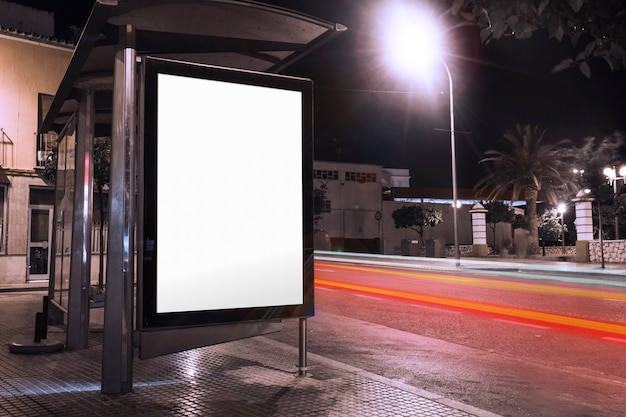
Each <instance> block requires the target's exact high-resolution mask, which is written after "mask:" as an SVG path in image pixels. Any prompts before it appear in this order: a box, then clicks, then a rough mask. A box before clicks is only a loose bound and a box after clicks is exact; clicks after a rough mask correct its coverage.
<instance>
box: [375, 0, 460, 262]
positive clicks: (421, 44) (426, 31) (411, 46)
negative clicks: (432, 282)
mask: <svg viewBox="0 0 626 417" xmlns="http://www.w3.org/2000/svg"><path fill="white" fill-rule="evenodd" d="M385 25H387V28H386V31H387V33H388V36H386V41H387V42H386V45H385V49H386V51H385V52H387V53H388V54H389V56H390V58H391V60H392V61H394V64H395V65H396V66H397V67H399V68H400V69H402V70H404V71H410V72H412V75H415V74H416V73H419V74H421V75H424V74H425V73H426V72H427V70H428V69H430V67H431V66H432V63H433V61H436V60H439V61H440V62H441V63H442V64H443V67H444V68H445V70H446V74H447V76H448V85H449V91H450V154H451V159H452V212H453V219H454V220H453V223H454V253H455V257H456V266H460V265H461V252H460V249H459V213H458V208H459V205H460V204H459V199H458V193H457V178H456V177H457V175H456V143H455V137H454V92H453V83H452V74H451V73H450V69H449V68H448V65H447V64H446V62H445V61H444V60H443V58H442V57H441V49H442V48H441V44H440V38H441V36H440V34H441V30H440V28H438V27H437V25H436V23H435V17H434V16H429V15H428V14H427V13H426V12H425V11H423V10H418V9H415V8H409V7H406V6H399V5H396V6H395V8H394V9H391V10H390V12H389V15H388V18H387V20H386V21H385Z"/></svg>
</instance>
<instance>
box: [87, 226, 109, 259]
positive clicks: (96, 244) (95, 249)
mask: <svg viewBox="0 0 626 417" xmlns="http://www.w3.org/2000/svg"><path fill="white" fill-rule="evenodd" d="M103 227H104V228H103ZM102 228H103V230H102V231H103V236H104V253H107V248H106V244H107V239H108V237H109V225H108V224H106V223H104V225H101V224H100V223H94V224H93V226H92V227H91V253H95V254H100V229H102Z"/></svg>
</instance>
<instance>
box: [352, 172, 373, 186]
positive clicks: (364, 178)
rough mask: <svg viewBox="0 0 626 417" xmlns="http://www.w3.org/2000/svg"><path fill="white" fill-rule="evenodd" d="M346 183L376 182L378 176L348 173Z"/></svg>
mask: <svg viewBox="0 0 626 417" xmlns="http://www.w3.org/2000/svg"><path fill="white" fill-rule="evenodd" d="M346 181H356V182H360V183H363V182H376V174H374V173H372V172H350V171H346Z"/></svg>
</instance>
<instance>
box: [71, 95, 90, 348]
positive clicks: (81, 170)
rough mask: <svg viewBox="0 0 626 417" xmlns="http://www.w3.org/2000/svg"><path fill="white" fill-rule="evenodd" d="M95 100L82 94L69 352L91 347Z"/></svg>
mask: <svg viewBox="0 0 626 417" xmlns="http://www.w3.org/2000/svg"><path fill="white" fill-rule="evenodd" d="M94 119H95V98H94V91H93V90H92V89H90V88H87V89H83V90H82V91H81V99H80V105H79V113H78V129H77V130H78V132H77V140H76V151H75V153H76V158H75V160H76V163H75V165H76V167H75V173H74V175H75V184H76V186H75V189H74V214H73V219H72V256H71V258H70V285H69V290H70V293H69V306H68V314H67V349H68V350H75V349H86V348H87V347H88V345H89V286H90V283H91V281H90V277H91V246H90V245H91V212H92V205H93V197H92V195H93V140H94V132H95V120H94Z"/></svg>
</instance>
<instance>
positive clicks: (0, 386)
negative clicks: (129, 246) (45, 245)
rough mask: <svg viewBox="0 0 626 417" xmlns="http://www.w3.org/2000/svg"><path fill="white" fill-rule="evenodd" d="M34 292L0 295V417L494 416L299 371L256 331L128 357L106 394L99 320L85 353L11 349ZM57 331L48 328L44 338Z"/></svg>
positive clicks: (391, 387) (334, 372)
mask: <svg viewBox="0 0 626 417" xmlns="http://www.w3.org/2000/svg"><path fill="white" fill-rule="evenodd" d="M41 297H42V293H35V292H29V293H17V292H12V293H0V317H2V320H1V321H0V340H1V341H2V344H3V345H4V348H3V349H2V350H0V416H2V417H5V416H62V417H73V416H76V417H79V416H80V417H82V416H85V415H89V416H159V417H160V416H220V417H231V416H232V417H236V416H262V417H265V416H298V417H300V416H342V417H343V416H355V417H356V416H358V417H366V416H446V417H447V416H450V417H468V416H479V417H481V416H482V417H494V416H495V414H492V413H489V412H485V411H482V410H478V409H475V408H473V407H470V406H467V405H465V404H462V403H458V402H455V401H451V400H448V399H446V398H443V397H441V396H438V395H434V394H431V393H428V392H425V391H422V390H419V389H416V388H414V387H411V386H408V385H405V384H403V383H399V382H397V381H392V380H389V379H387V378H384V377H381V376H378V375H374V374H371V373H368V372H365V371H363V370H360V369H357V368H354V367H351V366H348V365H345V364H342V363H339V362H336V361H333V360H330V359H327V358H324V357H321V356H318V355H314V354H311V353H309V356H308V357H309V375H308V376H306V377H298V376H297V368H296V363H297V361H298V351H297V349H296V348H294V347H291V346H288V345H285V344H283V343H280V342H277V341H273V340H271V339H269V338H265V337H262V336H261V337H256V338H251V339H246V340H240V341H235V342H230V343H225V344H221V345H217V346H211V347H205V348H202V349H195V350H191V351H187V352H182V353H176V354H171V355H166V356H163V357H159V358H154V359H148V360H139V359H135V360H134V365H133V373H134V385H133V387H134V388H133V391H132V392H131V393H128V394H124V395H116V396H109V395H104V394H102V393H101V392H100V366H101V354H102V326H101V324H100V323H97V322H94V323H92V325H91V331H90V348H89V349H86V350H80V351H63V352H59V353H52V354H33V355H28V354H16V353H10V352H9V349H8V346H7V345H8V343H10V341H11V340H12V339H13V338H15V337H16V336H20V335H24V334H29V333H31V332H32V331H33V327H34V325H33V323H34V315H35V313H36V311H38V310H39V309H40V304H41ZM92 311H93V310H92ZM97 315H98V314H97V313H96V314H93V316H97ZM96 321H97V319H96ZM63 337H64V333H62V332H61V331H60V329H58V328H54V327H52V328H49V332H48V340H54V339H60V340H62V338H63ZM294 337H296V338H297V335H294Z"/></svg>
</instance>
